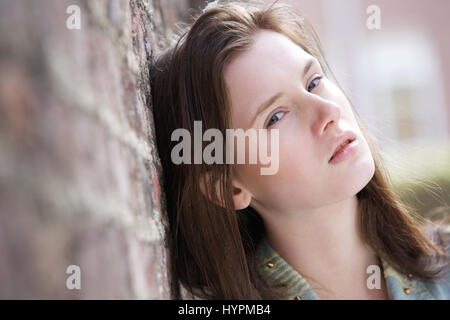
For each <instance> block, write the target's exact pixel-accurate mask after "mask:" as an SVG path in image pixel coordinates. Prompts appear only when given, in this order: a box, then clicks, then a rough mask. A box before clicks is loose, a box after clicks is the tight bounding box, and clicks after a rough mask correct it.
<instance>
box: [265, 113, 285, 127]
mask: <svg viewBox="0 0 450 320" xmlns="http://www.w3.org/2000/svg"><path fill="white" fill-rule="evenodd" d="M283 116H284V112H283V111H279V112H277V113H274V114H273V115H272V116H271V117H270V119H269V122H268V123H267V127H270V126H272V125H274V124H275V123H276V122H278V121H279V120H280V119H281V118H283Z"/></svg>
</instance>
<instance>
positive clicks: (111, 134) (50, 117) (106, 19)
mask: <svg viewBox="0 0 450 320" xmlns="http://www.w3.org/2000/svg"><path fill="white" fill-rule="evenodd" d="M70 5H76V6H78V7H79V8H80V22H81V25H80V27H81V29H69V28H68V27H67V24H66V23H67V20H68V18H69V17H72V18H73V17H74V16H72V13H73V11H71V12H70V13H67V12H66V10H67V8H68V6H70ZM189 5H192V3H190V2H188V1H184V0H178V1H177V0H173V1H166V0H159V1H157V0H154V1H152V0H110V1H106V0H95V1H94V0H92V1H91V0H85V1H77V0H69V1H63V0H39V1H27V0H21V1H17V0H2V1H1V2H0V298H2V299H5V298H7V299H9V298H19V299H24V298H29V299H36V298H42V299H47V298H57V299H67V298H68V299H91V298H95V299H103V298H105V299H168V298H170V290H169V281H170V275H169V272H168V266H169V263H168V258H169V255H168V251H167V248H166V246H165V244H164V237H165V234H166V227H167V224H166V222H165V215H164V200H163V199H164V194H163V193H162V190H161V188H160V182H161V171H160V165H159V163H158V155H157V151H156V149H155V144H154V136H153V135H154V133H153V130H152V128H153V123H152V121H153V118H152V115H151V111H150V110H151V106H150V94H151V93H150V88H149V81H148V80H149V79H148V66H147V64H148V61H149V59H150V57H151V55H152V54H154V53H155V52H156V48H157V47H158V45H159V44H160V43H162V42H163V41H164V39H165V37H166V34H167V32H168V31H167V30H168V28H169V27H170V26H172V25H173V24H174V23H175V22H176V21H177V17H178V16H179V14H180V12H183V13H184V14H185V11H184V10H183V8H184V9H186V8H187V7H189ZM71 21H73V20H71ZM70 265H76V266H79V268H80V273H79V275H80V277H79V280H80V282H79V283H80V285H81V288H80V289H77V288H75V289H68V287H67V286H66V285H67V280H68V278H69V277H72V276H76V275H77V274H76V273H74V272H73V271H70V270H69V271H70V272H69V273H66V271H67V268H68V267H69V266H70ZM71 279H72V280H73V279H74V278H71ZM71 283H72V284H73V283H75V282H71Z"/></svg>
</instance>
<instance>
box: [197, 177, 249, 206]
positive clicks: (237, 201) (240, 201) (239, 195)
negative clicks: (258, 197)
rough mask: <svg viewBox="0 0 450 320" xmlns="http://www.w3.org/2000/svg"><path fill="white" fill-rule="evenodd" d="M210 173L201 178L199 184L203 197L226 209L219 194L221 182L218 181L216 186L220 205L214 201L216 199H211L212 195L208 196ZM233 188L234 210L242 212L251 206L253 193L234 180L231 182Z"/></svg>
mask: <svg viewBox="0 0 450 320" xmlns="http://www.w3.org/2000/svg"><path fill="white" fill-rule="evenodd" d="M210 181H211V180H210V173H209V172H206V173H203V174H202V175H201V176H200V178H199V184H200V190H201V192H202V193H203V195H204V196H205V197H206V198H207V199H209V200H211V201H212V202H214V203H215V204H217V205H219V206H221V207H225V202H224V199H223V198H222V197H221V196H220V193H219V190H220V189H219V184H220V181H216V185H215V187H216V188H215V190H216V191H217V198H218V199H219V203H217V201H214V200H215V199H212V198H211V195H210V194H208V192H207V190H208V188H207V186H209V185H210ZM231 184H232V186H233V190H232V192H233V202H234V209H235V210H241V209H245V208H247V207H248V206H249V205H250V202H251V200H252V196H251V193H250V192H249V191H248V190H247V189H245V187H244V186H243V185H242V184H241V183H240V182H238V181H237V180H236V179H233V180H232V182H231Z"/></svg>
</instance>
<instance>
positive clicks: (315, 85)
mask: <svg viewBox="0 0 450 320" xmlns="http://www.w3.org/2000/svg"><path fill="white" fill-rule="evenodd" d="M320 79H322V76H318V77H316V78H314V80H313V81H311V83H310V84H309V86H308V92H311V90H312V89H314V88H315V87H317V86H318V85H319V84H318V83H317V84H314V82H315V81H319V80H320ZM311 84H314V87H313V88H311Z"/></svg>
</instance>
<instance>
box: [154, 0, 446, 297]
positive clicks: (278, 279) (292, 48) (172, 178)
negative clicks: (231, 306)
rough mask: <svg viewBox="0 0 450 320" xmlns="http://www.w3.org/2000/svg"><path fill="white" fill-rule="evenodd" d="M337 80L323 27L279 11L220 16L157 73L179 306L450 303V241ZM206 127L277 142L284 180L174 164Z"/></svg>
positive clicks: (223, 10) (230, 10)
mask: <svg viewBox="0 0 450 320" xmlns="http://www.w3.org/2000/svg"><path fill="white" fill-rule="evenodd" d="M331 76H332V73H331V71H330V68H329V66H328V64H327V62H326V60H325V57H324V55H323V52H322V50H321V46H320V43H319V40H318V38H317V36H316V34H315V32H314V30H313V28H312V27H311V26H310V25H309V24H308V22H307V21H306V19H305V18H304V17H303V16H302V15H301V14H300V13H299V12H297V11H296V10H295V9H294V8H292V7H290V6H288V5H285V4H280V3H273V4H272V5H264V4H261V3H258V2H249V1H246V2H245V3H238V2H235V1H233V2H230V3H220V4H216V6H215V7H213V8H208V9H207V10H206V11H204V12H203V13H202V14H201V15H199V16H198V17H197V18H196V20H195V22H194V23H193V24H192V25H191V26H190V28H189V29H188V30H187V31H186V32H184V33H183V34H182V35H181V36H180V38H179V40H178V41H177V42H176V43H175V44H174V45H173V46H172V47H170V48H169V49H168V50H167V51H166V52H164V54H161V55H160V56H159V57H158V58H157V59H155V61H154V62H153V63H152V66H151V72H150V78H151V83H152V88H151V89H152V100H153V101H152V102H153V113H154V120H155V130H156V138H157V146H158V151H159V156H160V158H161V163H162V167H163V174H164V188H165V196H166V200H167V211H168V217H169V226H170V232H169V240H170V241H169V243H170V249H171V274H172V279H173V282H172V285H173V288H172V289H173V293H174V297H175V298H177V299H178V298H181V297H182V295H181V293H182V291H183V290H185V291H186V292H187V293H189V294H190V295H188V296H187V297H189V298H192V297H199V298H202V299H205V298H206V299H449V298H450V285H449V283H448V282H447V281H448V265H449V259H448V253H447V252H446V251H447V248H448V245H447V243H448V242H447V239H448V236H447V235H446V234H444V233H443V231H442V230H443V229H441V227H439V226H438V225H436V224H431V223H425V222H426V220H425V219H421V218H420V216H419V215H418V214H416V213H415V212H414V211H413V210H412V209H411V208H408V207H407V206H405V205H404V204H402V203H401V202H400V201H399V199H397V197H396V195H395V193H394V192H393V190H392V186H391V184H390V181H389V180H388V175H387V174H386V172H385V169H384V168H383V163H382V158H381V155H380V151H379V149H378V147H377V144H376V141H375V140H374V139H373V137H372V136H371V135H370V133H369V132H368V131H367V129H366V127H365V126H364V124H363V122H362V120H361V118H360V117H359V115H358V113H357V110H356V108H354V107H353V106H352V104H351V103H350V101H349V100H348V98H347V97H346V96H345V94H344V93H343V92H342V90H341V89H340V87H339V86H338V85H337V82H336V80H334V82H333V81H331ZM195 121H201V125H202V127H201V128H202V130H203V132H204V131H206V130H207V129H218V130H219V131H220V132H221V133H223V137H225V136H226V130H227V129H242V130H244V131H245V130H249V129H255V130H259V129H265V131H263V132H265V133H266V134H267V137H266V138H267V141H272V140H270V138H269V137H272V136H273V134H274V133H275V132H277V133H278V140H277V148H275V149H273V150H272V155H273V152H276V156H277V157H278V162H279V163H278V167H277V170H276V172H275V173H274V174H270V175H263V174H261V170H260V169H261V168H262V167H264V164H265V163H266V162H264V163H263V162H261V161H260V160H261V159H258V162H257V163H256V164H252V163H238V164H236V163H228V162H225V161H216V162H215V163H211V162H208V163H206V162H205V161H200V162H199V161H197V163H193V164H190V163H181V164H179V162H177V161H174V159H173V150H174V148H175V147H176V146H177V144H179V140H177V139H174V136H173V132H174V131H175V130H177V129H185V130H187V131H184V132H188V133H190V135H191V137H194V135H195V134H196V133H197V134H198V130H197V128H196V127H195V125H196V124H195ZM196 131H197V132H196ZM228 142H229V141H228ZM228 142H227V143H228ZM208 143H209V142H205V141H203V143H202V147H205V146H206V145H208ZM188 145H191V146H192V150H189V151H186V150H185V151H184V152H187V153H190V155H189V156H192V159H193V158H194V157H195V155H194V153H195V152H198V151H195V150H194V145H195V143H192V144H188ZM225 145H226V144H225ZM268 145H269V147H271V146H272V147H274V144H272V143H268ZM197 146H198V144H197ZM225 149H226V148H225V147H224V150H225ZM202 150H203V149H202ZM337 151H339V152H337ZM225 152H226V150H225V151H224V154H225ZM249 152H250V151H249V150H248V149H246V150H245V153H246V155H247V156H248V154H249ZM184 156H187V154H183V157H184ZM235 156H236V157H237V156H238V155H237V154H235ZM188 158H189V157H188ZM246 159H247V158H246ZM272 159H273V158H272ZM175 162H177V163H175ZM428 225H431V226H432V228H426V226H428Z"/></svg>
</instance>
